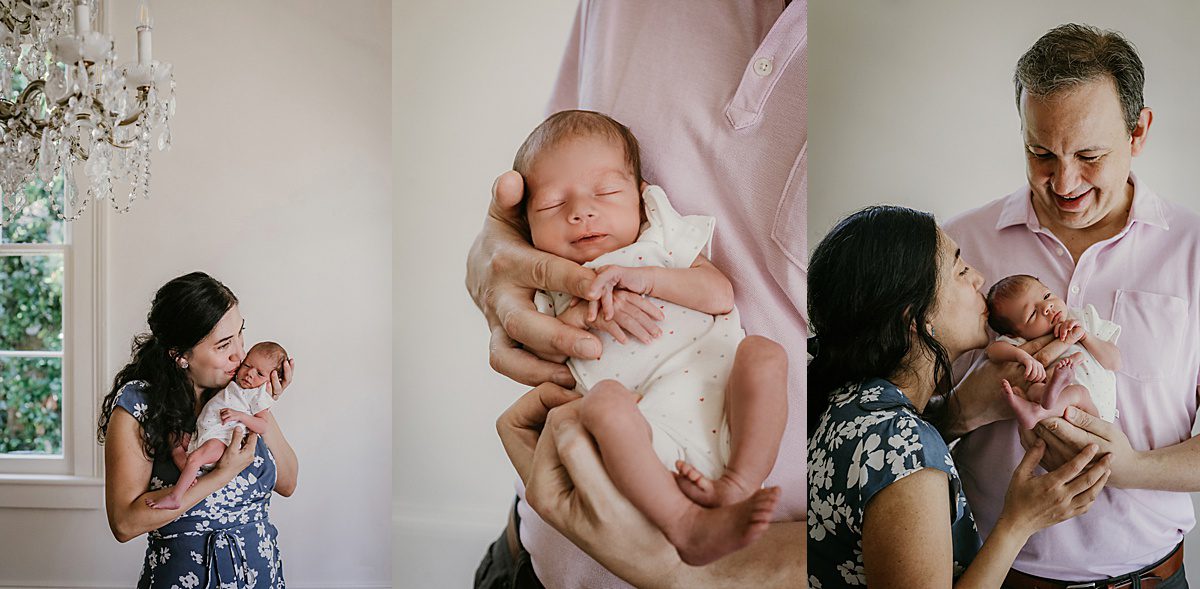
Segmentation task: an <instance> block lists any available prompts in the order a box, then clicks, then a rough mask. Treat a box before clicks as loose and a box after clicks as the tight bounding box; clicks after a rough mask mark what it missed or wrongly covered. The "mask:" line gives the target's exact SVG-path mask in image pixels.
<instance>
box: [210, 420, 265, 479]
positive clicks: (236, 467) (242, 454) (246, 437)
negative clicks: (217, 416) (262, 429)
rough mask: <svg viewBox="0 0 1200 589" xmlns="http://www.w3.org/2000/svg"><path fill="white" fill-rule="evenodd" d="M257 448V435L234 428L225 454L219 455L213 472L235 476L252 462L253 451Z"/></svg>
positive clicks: (243, 429)
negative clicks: (219, 457)
mask: <svg viewBox="0 0 1200 589" xmlns="http://www.w3.org/2000/svg"><path fill="white" fill-rule="evenodd" d="M257 447H258V434H256V433H254V432H250V431H247V430H246V428H245V427H237V428H234V429H233V439H232V440H230V442H229V445H228V446H226V447H225V453H224V454H221V459H220V460H218V461H217V464H216V466H214V467H213V470H214V471H217V470H219V471H221V472H224V473H233V476H237V474H238V473H240V472H242V471H243V470H246V467H248V466H250V465H251V464H252V463H253V462H254V450H255V448H257Z"/></svg>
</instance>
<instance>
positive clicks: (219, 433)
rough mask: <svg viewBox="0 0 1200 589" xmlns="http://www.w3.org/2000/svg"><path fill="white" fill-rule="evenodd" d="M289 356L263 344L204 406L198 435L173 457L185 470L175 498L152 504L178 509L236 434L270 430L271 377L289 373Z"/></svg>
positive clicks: (276, 346)
mask: <svg viewBox="0 0 1200 589" xmlns="http://www.w3.org/2000/svg"><path fill="white" fill-rule="evenodd" d="M287 357H288V355H287V351H286V350H284V349H283V346H280V345H279V344H277V343H275V342H259V343H257V344H254V347H252V348H250V351H249V352H246V358H245V359H244V360H242V365H241V366H239V367H238V371H237V375H235V376H234V379H233V382H231V383H229V385H228V386H226V387H225V390H223V391H221V392H219V393H217V394H216V395H214V396H213V398H211V399H209V400H208V403H205V404H204V408H203V409H201V410H200V417H199V419H197V420H196V435H195V436H192V438H191V441H190V442H187V443H186V445H187V448H186V449H184V444H178V445H176V446H175V448H174V449H173V451H172V452H171V458H172V459H173V460H174V461H175V465H176V466H178V467H179V480H178V481H177V482H176V483H175V488H174V489H172V490H171V494H170V495H167V496H166V497H163V498H162V499H160V500H158V501H152V500H150V499H146V504H147V505H149V506H150V507H153V508H155V509H178V508H179V505H180V502H181V501H182V500H183V494H184V493H185V492H186V491H187V490H188V489H189V488H191V486H192V484H193V483H195V482H196V477H198V476H200V471H201V470H202V469H206V468H209V467H211V466H212V465H213V464H214V463H216V461H217V460H219V459H220V458H221V455H222V454H224V453H225V448H226V447H227V446H229V444H230V442H231V441H232V440H233V433H234V429H236V428H248V429H249V430H250V431H252V432H254V433H256V434H260V435H261V434H262V433H263V432H264V431H266V429H267V421H266V419H265V416H266V414H267V412H268V411H269V410H270V407H271V405H274V404H275V399H273V398H272V397H271V387H270V386H269V384H268V383H269V382H270V380H271V372H272V371H278V372H279V374H283V363H284V362H286V361H287Z"/></svg>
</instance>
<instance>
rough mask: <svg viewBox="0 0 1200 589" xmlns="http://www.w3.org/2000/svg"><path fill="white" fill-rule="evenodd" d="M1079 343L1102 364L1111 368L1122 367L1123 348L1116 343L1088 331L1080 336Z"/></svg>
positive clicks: (1118, 368)
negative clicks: (1092, 334)
mask: <svg viewBox="0 0 1200 589" xmlns="http://www.w3.org/2000/svg"><path fill="white" fill-rule="evenodd" d="M1079 344H1080V345H1082V346H1083V349H1085V350H1087V351H1088V352H1089V353H1090V354H1091V355H1092V357H1093V358H1095V359H1096V361H1097V362H1099V363H1100V365H1101V366H1103V367H1105V368H1107V369H1109V370H1114V371H1115V370H1120V369H1121V349H1120V348H1118V347H1117V345H1116V344H1114V343H1112V342H1108V341H1104V340H1102V339H1100V338H1098V337H1093V336H1091V335H1090V334H1088V333H1086V332H1085V333H1084V335H1083V337H1082V338H1080V340H1079Z"/></svg>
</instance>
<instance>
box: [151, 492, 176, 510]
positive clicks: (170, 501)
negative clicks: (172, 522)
mask: <svg viewBox="0 0 1200 589" xmlns="http://www.w3.org/2000/svg"><path fill="white" fill-rule="evenodd" d="M146 505H149V506H150V507H151V508H153V509H179V498H178V497H176V496H174V495H167V496H166V497H163V498H162V499H159V500H158V501H154V500H152V499H146Z"/></svg>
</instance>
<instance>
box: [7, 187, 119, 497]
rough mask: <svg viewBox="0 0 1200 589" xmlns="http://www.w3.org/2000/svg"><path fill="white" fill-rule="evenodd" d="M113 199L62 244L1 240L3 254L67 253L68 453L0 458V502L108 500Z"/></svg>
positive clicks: (64, 404)
mask: <svg viewBox="0 0 1200 589" xmlns="http://www.w3.org/2000/svg"><path fill="white" fill-rule="evenodd" d="M106 205H107V203H104V202H99V203H97V202H93V203H92V205H91V206H90V207H89V208H90V209H91V210H88V211H86V212H84V214H83V216H82V217H81V218H79V219H77V220H75V221H69V222H67V226H66V227H65V231H64V243H62V244H3V245H0V252H2V253H4V254H5V255H10V254H16V255H37V254H46V253H49V254H57V253H61V254H62V255H63V298H62V305H63V308H62V318H63V326H62V328H63V349H62V358H63V360H62V371H63V373H62V401H61V410H62V421H63V423H62V434H63V444H62V451H63V453H62V457H61V458H57V457H55V458H50V457H41V456H29V457H25V456H20V457H13V456H4V457H0V508H4V507H19V508H63V509H99V508H101V507H103V505H104V501H103V486H104V479H103V472H102V468H103V465H102V459H103V452H102V451H101V446H100V445H99V444H97V443H96V417H97V416H98V415H99V406H100V402H99V401H100V399H102V398H103V397H104V394H105V393H107V392H108V385H109V383H108V382H106V379H105V377H104V374H103V372H102V369H103V367H104V366H106V365H107V364H106V358H105V345H104V343H105V339H104V338H105V292H106V282H105V275H106V273H105V268H106V266H107V251H108V248H107V243H108V240H107V239H106V235H107V225H108V219H107V218H108V216H109V214H110V213H109V212H108V211H107V210H105V209H107V208H108V207H107V206H106Z"/></svg>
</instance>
